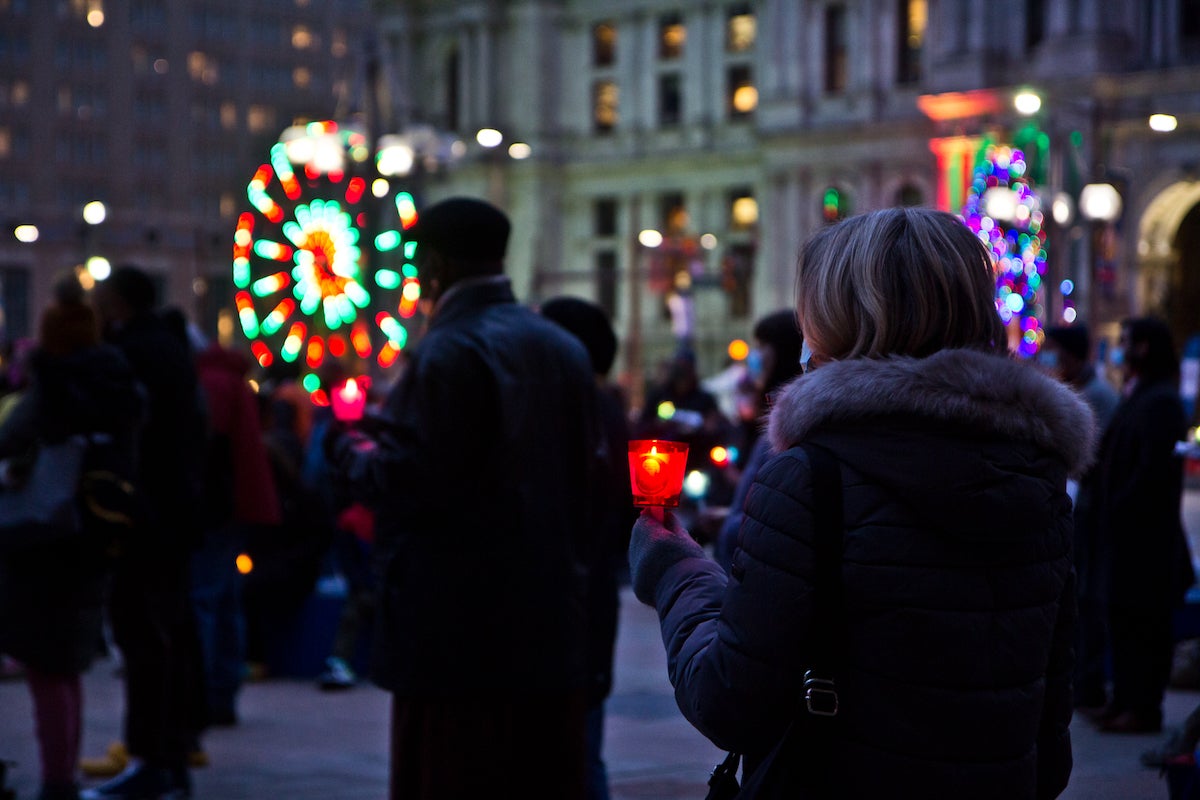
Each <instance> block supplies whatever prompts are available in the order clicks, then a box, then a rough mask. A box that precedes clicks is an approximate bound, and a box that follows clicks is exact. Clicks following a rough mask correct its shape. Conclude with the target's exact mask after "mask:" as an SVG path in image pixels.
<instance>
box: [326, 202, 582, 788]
mask: <svg viewBox="0 0 1200 800" xmlns="http://www.w3.org/2000/svg"><path fill="white" fill-rule="evenodd" d="M509 228H510V225H509V221H508V218H507V217H506V216H505V214H504V213H503V212H501V211H500V210H499V209H497V208H495V207H494V206H492V205H490V204H488V203H486V202H483V201H480V200H475V199H471V198H452V199H449V200H445V201H442V202H440V203H437V204H435V205H433V206H431V207H429V208H427V209H425V210H424V211H423V212H422V213H421V216H420V218H419V219H418V221H417V223H416V225H415V227H413V228H412V229H410V230H409V231H408V235H409V236H410V237H411V238H412V239H413V240H414V241H416V242H417V251H416V259H417V262H416V263H417V267H418V269H419V270H420V274H421V276H422V279H423V287H424V290H425V292H426V297H427V298H428V299H429V300H431V301H432V302H433V307H432V311H431V313H430V318H429V323H428V328H427V330H426V332H425V333H424V335H423V337H422V339H421V341H420V343H419V344H418V345H417V347H416V349H415V350H414V352H413V353H412V355H411V359H410V361H409V363H408V365H407V366H406V367H405V370H404V373H403V375H401V377H400V379H399V381H398V382H397V383H396V385H395V386H394V388H393V389H392V390H391V392H390V393H389V394H388V396H387V398H386V400H385V401H384V407H383V411H382V413H381V415H380V418H379V419H377V420H374V421H373V422H372V424H371V427H370V428H366V427H359V428H358V429H356V430H352V431H349V432H348V433H346V434H344V435H342V436H340V437H339V438H337V439H336V440H334V441H333V442H331V448H330V449H331V455H332V463H333V464H334V466H335V468H337V469H338V470H339V471H340V473H341V477H342V479H343V480H344V481H345V483H346V485H347V486H350V487H354V488H356V489H359V490H360V491H361V492H362V496H361V497H360V499H361V500H363V501H364V502H365V503H367V504H368V505H370V506H371V507H372V508H373V509H374V510H375V512H376V530H375V534H376V538H375V553H376V561H377V563H378V565H379V570H380V572H379V575H380V579H381V592H382V594H381V596H380V602H379V607H378V610H377V616H378V618H379V624H378V626H377V640H376V647H375V658H374V666H373V670H372V677H373V678H374V680H375V681H376V682H377V683H378V684H379V685H381V686H383V687H384V688H385V689H388V690H389V691H391V692H392V694H393V698H394V700H393V703H394V705H393V712H392V753H391V797H392V799H393V800H426V799H430V800H432V799H433V798H465V797H496V798H500V797H511V798H524V797H553V798H556V799H560V800H575V799H576V798H582V797H583V796H584V763H585V759H584V753H585V749H584V714H585V706H586V696H587V693H586V663H585V654H586V637H587V617H586V612H585V595H586V591H587V588H588V572H587V565H588V560H589V558H590V557H591V551H592V548H593V546H594V543H593V542H592V541H590V539H591V532H592V531H593V527H592V526H591V524H590V521H591V518H590V515H589V498H590V492H591V483H590V481H591V475H592V470H593V464H594V457H595V453H596V448H597V446H598V429H597V421H596V415H595V386H594V381H593V377H592V370H591V367H590V365H589V363H588V356H587V353H586V352H585V351H584V348H583V346H582V345H581V344H580V343H579V342H578V341H576V340H575V338H574V337H572V336H571V335H570V334H569V333H567V332H566V331H564V330H562V329H561V328H560V327H558V326H557V325H555V324H554V323H552V322H550V321H548V320H545V319H543V318H542V317H540V316H538V315H537V314H536V313H534V312H533V311H531V310H530V309H528V308H525V307H523V306H521V305H519V304H518V303H517V302H516V298H515V297H514V295H513V292H512V287H511V285H510V283H509V280H508V278H507V277H505V276H504V274H503V269H504V254H505V249H506V246H507V242H508V236H509Z"/></svg>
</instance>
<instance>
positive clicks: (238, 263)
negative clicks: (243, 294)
mask: <svg viewBox="0 0 1200 800" xmlns="http://www.w3.org/2000/svg"><path fill="white" fill-rule="evenodd" d="M233 285H234V286H236V287H237V288H239V289H245V288H246V287H247V286H249V285H250V261H249V259H246V258H235V259H234V260H233Z"/></svg>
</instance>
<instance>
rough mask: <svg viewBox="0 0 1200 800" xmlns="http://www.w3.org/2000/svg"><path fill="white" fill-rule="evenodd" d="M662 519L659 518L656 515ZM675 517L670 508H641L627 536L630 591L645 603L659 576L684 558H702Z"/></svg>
mask: <svg viewBox="0 0 1200 800" xmlns="http://www.w3.org/2000/svg"><path fill="white" fill-rule="evenodd" d="M660 514H661V515H662V519H661V520H660V519H659V515H660ZM705 557H706V556H705V554H704V548H702V547H701V546H700V545H698V544H696V541H695V540H694V539H692V537H691V535H690V534H689V533H688V532H687V530H686V529H684V527H683V526H682V525H680V524H679V518H678V517H676V516H675V515H674V514H673V513H671V512H670V511H665V510H664V511H659V510H657V509H650V508H647V509H643V511H642V514H641V516H640V517H638V520H637V522H636V523H634V525H633V534H632V535H631V536H630V537H629V576H630V579H631V582H632V583H633V593H634V594H635V595H637V599H638V600H641V601H642V602H643V603H645V604H646V605H649V606H652V605H654V594H655V591H656V590H657V589H658V582H659V581H660V580H662V576H663V575H664V574H665V573H666V571H667V570H668V569H670V568H671V567H672V566H674V565H675V564H677V563H679V562H680V561H683V560H684V559H685V558H705Z"/></svg>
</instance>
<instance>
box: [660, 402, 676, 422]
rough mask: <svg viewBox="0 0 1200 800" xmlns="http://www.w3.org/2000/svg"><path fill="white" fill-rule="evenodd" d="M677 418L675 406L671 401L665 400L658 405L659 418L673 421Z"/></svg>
mask: <svg viewBox="0 0 1200 800" xmlns="http://www.w3.org/2000/svg"><path fill="white" fill-rule="evenodd" d="M674 416H675V404H674V403H672V402H671V401H670V400H664V401H663V402H661V403H659V404H658V418H659V419H671V418H672V417H674Z"/></svg>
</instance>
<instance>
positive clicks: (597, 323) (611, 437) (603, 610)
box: [541, 297, 637, 800]
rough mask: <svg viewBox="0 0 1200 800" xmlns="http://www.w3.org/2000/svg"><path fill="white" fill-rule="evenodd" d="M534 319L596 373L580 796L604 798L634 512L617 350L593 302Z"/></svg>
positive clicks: (550, 309)
mask: <svg viewBox="0 0 1200 800" xmlns="http://www.w3.org/2000/svg"><path fill="white" fill-rule="evenodd" d="M541 312H542V316H544V317H546V319H549V320H551V321H553V322H554V323H556V324H558V325H561V326H562V327H563V328H565V329H566V330H568V331H570V332H571V334H572V335H574V336H575V337H576V338H578V339H579V341H580V342H582V343H583V346H584V347H585V348H587V351H588V358H589V359H590V361H591V364H592V372H593V373H594V375H595V378H596V399H597V408H598V410H599V414H600V422H601V432H602V435H603V439H602V444H603V449H602V455H601V459H600V461H599V466H600V468H599V470H598V471H597V473H596V476H595V478H594V480H593V487H594V489H595V492H594V494H593V497H594V506H593V521H594V522H595V524H596V525H597V527H598V530H597V532H596V537H597V541H598V543H599V545H598V549H597V552H596V554H595V558H594V559H593V560H592V565H591V569H590V575H591V586H590V588H589V589H588V595H587V596H588V695H587V756H588V800H608V797H609V788H608V769H607V767H606V766H605V764H604V758H603V749H604V701H605V699H606V698H607V697H608V695H609V692H611V691H612V680H613V649H614V647H615V646H616V639H617V614H618V611H619V606H620V601H619V592H618V576H619V575H622V574H624V571H625V569H624V566H625V552H626V548H627V547H628V545H629V526H630V525H632V524H633V521H634V520H635V519H636V517H637V515H636V513H635V510H634V507H633V499H632V495H631V494H630V487H629V466H628V460H627V458H626V451H627V449H628V441H629V438H630V437H629V423H628V421H627V420H628V416H627V412H626V409H625V403H624V398H623V397H622V396H621V394H620V392H619V389H618V387H616V386H613V385H611V384H610V383H609V381H608V374H609V372H610V371H611V370H612V365H613V360H614V359H615V358H616V354H617V336H616V333H615V332H614V331H613V329H612V323H611V322H610V321H609V319H608V315H607V314H606V313H605V312H604V310H603V309H602V308H600V306H598V305H596V304H595V303H592V302H589V301H587V300H583V299H580V298H578V297H555V298H552V299H550V300H548V301H546V302H545V303H543V304H542V307H541Z"/></svg>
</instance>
